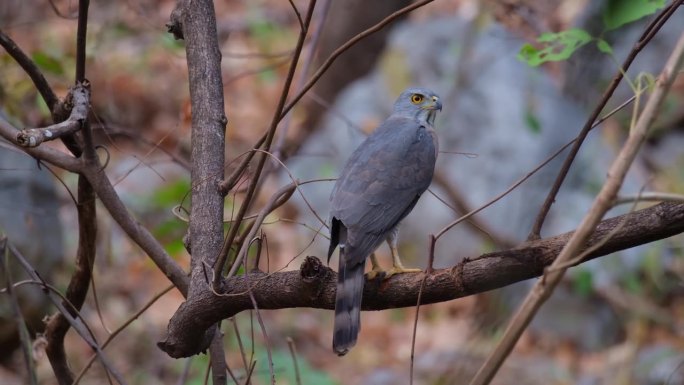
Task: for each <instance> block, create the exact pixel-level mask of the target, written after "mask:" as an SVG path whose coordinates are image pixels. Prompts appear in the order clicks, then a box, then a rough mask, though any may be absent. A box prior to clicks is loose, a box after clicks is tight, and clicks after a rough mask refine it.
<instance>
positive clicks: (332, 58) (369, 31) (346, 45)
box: [280, 0, 434, 119]
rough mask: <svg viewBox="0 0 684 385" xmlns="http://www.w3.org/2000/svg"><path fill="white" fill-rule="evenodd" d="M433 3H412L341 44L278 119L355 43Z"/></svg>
mask: <svg viewBox="0 0 684 385" xmlns="http://www.w3.org/2000/svg"><path fill="white" fill-rule="evenodd" d="M433 1H434V0H423V1H419V2H416V3H413V4H411V5H408V6H406V7H404V8H402V9H400V10H398V11H396V12H393V13H392V14H390V15H389V16H387V17H386V18H384V19H382V20H381V21H380V22H379V23H377V24H375V25H373V26H372V27H370V28H368V29H366V30H364V31H363V32H361V33H359V34H358V35H356V36H354V37H352V38H351V39H349V40H347V42H346V43H344V44H342V45H341V46H340V47H339V48H337V49H336V50H335V51H333V53H331V54H330V56H328V58H327V59H325V61H324V62H323V64H321V66H320V67H319V68H318V70H316V72H315V73H314V74H313V75H312V76H311V78H310V79H309V81H308V82H306V84H305V85H304V86H303V87H302V89H301V90H300V91H299V92H298V93H297V94H296V95H295V96H294V97H293V98H292V100H290V102H289V103H288V104H287V105H286V106H285V108H283V110H282V113H281V114H280V119H282V118H283V117H285V115H287V113H288V112H290V110H291V109H292V107H294V106H295V104H297V102H299V100H300V99H301V98H302V97H303V96H304V94H306V92H307V91H309V89H311V87H313V86H314V84H316V82H317V81H318V79H319V78H320V77H321V76H323V74H324V73H325V71H327V70H328V68H329V67H330V66H331V65H332V63H333V62H334V61H335V59H337V57H338V56H340V55H341V54H342V53H344V52H345V51H346V50H348V49H349V48H351V47H352V46H354V45H355V44H356V43H358V42H359V41H361V40H362V39H364V38H366V37H368V36H369V35H372V34H374V33H375V32H377V31H379V30H381V29H383V28H384V27H385V26H387V25H388V24H390V23H392V22H393V21H394V20H396V19H397V18H399V17H401V16H403V15H405V14H407V13H409V12H411V11H413V10H416V9H418V8H420V7H422V6H424V5H426V4H429V3H431V2H433Z"/></svg>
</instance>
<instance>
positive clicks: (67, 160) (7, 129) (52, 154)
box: [0, 116, 83, 173]
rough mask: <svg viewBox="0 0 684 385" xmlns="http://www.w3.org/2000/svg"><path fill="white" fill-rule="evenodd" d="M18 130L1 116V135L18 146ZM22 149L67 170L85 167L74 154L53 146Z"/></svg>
mask: <svg viewBox="0 0 684 385" xmlns="http://www.w3.org/2000/svg"><path fill="white" fill-rule="evenodd" d="M18 132H19V130H18V129H17V128H16V127H14V126H13V125H12V124H11V123H10V122H8V121H6V120H5V119H3V118H2V116H0V137H2V138H4V139H5V140H7V141H8V142H10V143H12V144H14V145H16V146H17V147H21V146H19V143H17V133H18ZM21 149H22V150H23V151H24V152H25V153H27V154H28V155H30V156H32V157H34V158H36V159H40V160H41V161H45V162H48V163H51V164H53V165H55V166H57V167H60V168H62V169H64V170H67V171H71V172H73V173H79V172H80V171H81V169H82V168H83V164H82V163H81V161H80V160H79V159H77V158H74V157H73V156H69V155H67V154H65V153H63V152H62V151H59V150H57V149H54V148H51V147H46V146H41V147H36V148H26V147H22V148H21Z"/></svg>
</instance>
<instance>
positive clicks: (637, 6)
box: [603, 0, 666, 31]
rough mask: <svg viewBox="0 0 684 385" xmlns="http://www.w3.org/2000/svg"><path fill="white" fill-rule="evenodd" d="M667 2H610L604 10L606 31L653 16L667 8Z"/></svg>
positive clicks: (613, 0)
mask: <svg viewBox="0 0 684 385" xmlns="http://www.w3.org/2000/svg"><path fill="white" fill-rule="evenodd" d="M665 3H666V1H665V0H608V3H607V4H606V7H605V8H604V10H603V25H604V26H605V27H606V31H611V30H613V29H616V28H620V27H621V26H623V25H625V24H627V23H631V22H633V21H636V20H639V19H641V18H642V17H644V16H648V15H652V14H654V13H655V12H656V11H657V10H659V9H661V8H663V7H664V6H665Z"/></svg>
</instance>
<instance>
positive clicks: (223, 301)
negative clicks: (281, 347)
mask: <svg viewBox="0 0 684 385" xmlns="http://www.w3.org/2000/svg"><path fill="white" fill-rule="evenodd" d="M616 226H621V229H620V230H619V231H618V232H617V233H616V234H613V235H612V236H611V237H610V239H608V240H607V241H605V239H604V238H605V237H606V235H607V234H609V233H611V231H613V230H614V229H615V228H616ZM682 232H684V204H679V203H670V202H668V203H661V204H659V205H656V206H653V207H650V208H647V209H644V210H640V211H636V212H633V213H630V214H626V215H622V216H619V217H616V218H611V219H607V220H604V221H603V222H601V223H600V224H599V226H598V227H597V228H596V231H595V232H594V233H593V235H592V236H591V237H590V238H589V240H588V242H587V244H586V246H585V248H588V247H591V246H593V245H597V244H598V243H599V242H602V241H605V242H604V243H603V244H602V245H601V246H600V247H598V248H597V249H596V250H594V251H593V252H591V253H590V254H589V255H588V256H587V258H586V259H585V261H586V260H589V259H593V258H597V257H601V256H605V255H608V254H610V253H613V252H616V251H619V250H624V249H628V248H631V247H634V246H638V245H642V244H646V243H649V242H653V241H656V240H659V239H663V238H667V237H670V236H672V235H675V234H679V233H682ZM572 235H573V232H569V233H565V234H562V235H558V236H555V237H550V238H546V239H543V240H536V241H530V242H526V243H524V244H522V245H520V246H518V247H516V248H514V249H510V250H505V251H498V252H494V253H488V254H484V255H481V256H479V257H477V258H466V259H464V260H463V261H462V262H461V263H459V264H457V265H455V266H453V267H451V268H448V269H438V270H434V272H433V273H431V274H429V275H428V277H427V279H426V282H425V287H424V289H423V292H422V297H421V303H422V304H429V303H436V302H444V301H449V300H452V299H455V298H461V297H464V296H468V295H472V294H476V293H481V292H484V291H488V290H492V289H496V288H500V287H503V286H507V285H510V284H513V283H515V282H519V281H523V280H526V279H530V278H534V277H538V276H540V275H541V274H542V273H543V272H544V268H545V267H547V266H549V265H550V264H551V263H552V262H553V261H554V259H555V258H556V256H557V255H558V254H559V253H560V251H561V249H562V248H563V247H564V245H565V244H566V243H567V242H568V240H569V239H570V237H571V236H572ZM422 280H423V274H422V273H415V274H399V275H395V276H393V277H392V278H391V279H388V280H384V281H383V280H377V279H375V280H372V281H367V282H366V285H365V286H364V293H363V310H382V309H391V308H399V307H410V306H415V304H416V300H417V296H418V292H419V290H418V289H419V287H420V284H421V281H422ZM336 282H337V275H336V273H335V272H334V271H332V270H331V269H330V268H329V267H326V266H324V265H323V264H322V263H321V262H320V261H319V260H318V259H317V258H315V257H308V258H307V260H306V261H305V262H304V263H303V264H302V267H301V269H300V270H299V271H288V272H278V273H273V274H265V273H262V272H256V273H250V274H247V275H246V276H237V277H232V278H230V279H229V280H227V281H224V282H223V284H222V291H221V293H224V294H223V295H221V296H218V295H216V294H214V293H212V292H208V291H207V292H204V293H202V294H201V295H200V296H197V297H196V298H194V299H193V301H188V302H185V303H184V304H183V305H182V306H181V307H180V309H179V310H178V311H177V312H176V314H175V315H174V316H173V318H172V319H171V321H170V323H169V327H168V334H167V336H166V338H165V339H164V340H163V341H161V342H159V344H158V346H159V347H160V348H161V349H162V350H164V351H165V352H166V353H167V354H169V355H170V356H172V357H187V356H191V355H193V354H198V353H200V352H201V351H202V348H201V346H199V345H198V340H199V337H200V336H201V335H202V333H203V332H204V330H206V329H207V328H208V327H210V326H211V325H213V324H214V323H216V322H217V321H218V320H220V319H224V318H228V317H231V316H233V315H235V314H237V313H239V312H241V311H244V310H247V309H252V301H251V299H250V296H249V293H248V291H247V288H248V287H250V286H251V287H252V289H253V290H252V292H253V294H254V297H255V299H256V302H257V303H258V305H259V308H260V309H283V308H294V307H310V308H319V309H332V308H333V307H334V306H335V284H336Z"/></svg>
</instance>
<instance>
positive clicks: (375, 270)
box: [368, 253, 385, 279]
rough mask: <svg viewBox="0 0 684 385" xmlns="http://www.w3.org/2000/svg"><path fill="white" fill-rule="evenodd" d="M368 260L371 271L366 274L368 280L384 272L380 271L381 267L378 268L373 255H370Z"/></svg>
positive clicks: (376, 259) (378, 265) (376, 260)
mask: <svg viewBox="0 0 684 385" xmlns="http://www.w3.org/2000/svg"><path fill="white" fill-rule="evenodd" d="M370 260H371V267H372V269H371V271H369V272H368V279H375V278H376V277H377V276H378V275H382V274H383V273H385V271H384V270H382V267H380V264H379V263H378V258H376V257H375V253H373V254H371V255H370Z"/></svg>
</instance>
